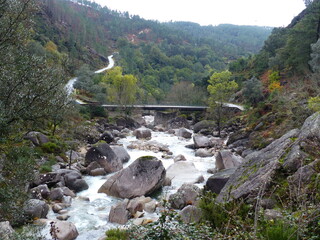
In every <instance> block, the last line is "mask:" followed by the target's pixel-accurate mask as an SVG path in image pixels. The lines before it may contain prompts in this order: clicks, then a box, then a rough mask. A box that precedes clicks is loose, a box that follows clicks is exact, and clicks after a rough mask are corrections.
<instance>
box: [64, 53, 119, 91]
mask: <svg viewBox="0 0 320 240" xmlns="http://www.w3.org/2000/svg"><path fill="white" fill-rule="evenodd" d="M108 60H109V64H108V66H107V67H105V68H102V69H99V70H97V71H95V72H94V73H96V74H97V73H102V72H104V71H106V70H109V69H111V68H113V66H114V60H113V55H110V56H109V57H108ZM77 80H78V78H77V77H75V78H72V79H70V80H69V81H68V83H67V85H66V88H65V89H66V91H67V93H68V95H70V94H71V93H72V92H73V90H74V88H73V85H74V83H75V82H76V81H77Z"/></svg>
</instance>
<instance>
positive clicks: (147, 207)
mask: <svg viewBox="0 0 320 240" xmlns="http://www.w3.org/2000/svg"><path fill="white" fill-rule="evenodd" d="M157 206H158V203H157V202H156V201H155V200H152V201H151V202H147V203H145V204H144V208H143V210H145V211H146V212H148V213H154V212H155V210H156V207H157Z"/></svg>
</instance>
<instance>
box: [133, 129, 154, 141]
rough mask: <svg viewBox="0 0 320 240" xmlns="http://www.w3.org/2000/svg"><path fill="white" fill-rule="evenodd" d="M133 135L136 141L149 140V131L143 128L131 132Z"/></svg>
mask: <svg viewBox="0 0 320 240" xmlns="http://www.w3.org/2000/svg"><path fill="white" fill-rule="evenodd" d="M133 135H134V136H135V137H136V138H137V139H150V138H151V130H150V129H148V128H145V127H141V128H138V129H136V130H134V131H133Z"/></svg>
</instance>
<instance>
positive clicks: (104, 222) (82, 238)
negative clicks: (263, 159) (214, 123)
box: [46, 117, 215, 240]
mask: <svg viewBox="0 0 320 240" xmlns="http://www.w3.org/2000/svg"><path fill="white" fill-rule="evenodd" d="M146 120H147V121H148V120H150V117H148V118H147V119H146ZM132 141H137V139H136V138H135V137H134V136H132V135H130V136H128V137H127V138H124V139H121V140H119V141H118V143H119V144H122V145H123V146H124V147H125V148H126V149H127V151H128V153H129V154H130V157H131V159H130V161H129V162H128V163H127V164H125V165H124V168H125V167H127V166H128V165H130V164H131V163H132V162H133V161H134V160H136V159H137V158H138V157H141V156H146V155H148V156H155V157H157V158H158V159H160V160H161V161H162V163H163V165H164V167H165V168H166V169H167V168H168V167H169V166H170V165H172V164H173V163H174V161H173V158H174V157H175V156H177V155H179V154H182V155H184V156H185V158H186V159H187V162H192V163H194V165H195V167H196V168H197V170H199V172H197V174H198V175H199V174H200V175H202V176H203V177H204V179H205V180H207V178H208V177H209V176H210V175H209V174H208V173H207V169H209V168H214V167H215V165H214V164H215V159H214V157H208V158H200V157H195V151H194V150H192V149H189V148H186V147H185V146H186V145H188V144H191V143H193V141H192V139H184V138H179V137H177V136H175V135H173V134H168V133H165V132H154V131H153V132H152V139H151V140H150V141H157V142H159V143H162V144H166V145H167V146H168V147H169V150H170V151H171V152H172V153H173V155H172V157H171V158H169V159H166V158H163V157H162V155H163V153H161V152H159V153H154V152H151V151H141V150H134V149H128V148H127V146H128V145H129V144H130V143H131V142H132ZM139 141H141V140H139ZM111 175H112V174H111ZM111 175H107V176H103V177H101V176H99V177H91V176H86V177H84V179H85V180H86V182H87V183H88V185H89V189H88V190H85V191H82V192H80V193H78V194H77V197H76V198H74V199H73V200H72V205H71V207H69V208H68V209H67V210H68V212H67V214H68V215H69V216H70V218H69V219H68V221H70V222H72V223H74V224H75V225H76V227H77V230H78V232H79V236H78V238H77V240H88V239H90V240H97V239H99V238H100V237H101V236H103V235H104V233H105V231H106V230H107V229H110V228H115V227H119V226H120V225H117V224H112V223H109V222H108V214H109V211H110V208H111V206H113V205H115V204H117V203H118V202H120V201H123V200H122V199H118V198H115V197H110V196H107V195H106V194H104V193H97V192H98V189H99V188H100V186H101V185H102V184H103V183H104V182H105V181H106V179H108V178H109V177H110V176H111ZM194 177H195V176H183V174H182V175H181V176H177V178H176V179H172V186H170V187H164V188H163V190H162V194H161V195H160V196H158V197H157V200H158V201H160V200H161V199H162V198H166V197H168V196H169V195H170V194H172V193H174V192H176V190H177V189H178V188H179V187H180V186H181V185H182V184H183V183H184V182H190V179H193V178H194ZM202 185H203V184H198V186H200V187H202ZM57 216H58V215H56V214H54V213H53V212H52V211H50V213H49V215H48V219H55V218H56V217H57ZM145 217H148V218H157V215H156V214H153V215H148V214H147V215H145ZM129 224H130V223H129ZM46 235H47V236H48V240H49V239H51V238H50V237H49V236H50V235H49V233H48V230H47V233H46Z"/></svg>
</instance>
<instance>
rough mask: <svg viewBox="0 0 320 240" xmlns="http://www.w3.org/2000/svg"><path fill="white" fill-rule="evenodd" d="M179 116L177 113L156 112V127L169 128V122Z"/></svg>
mask: <svg viewBox="0 0 320 240" xmlns="http://www.w3.org/2000/svg"><path fill="white" fill-rule="evenodd" d="M176 116H177V112H160V111H156V112H155V116H154V125H155V126H157V125H160V124H162V125H164V126H167V122H168V121H169V120H170V119H173V118H175V117H176Z"/></svg>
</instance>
